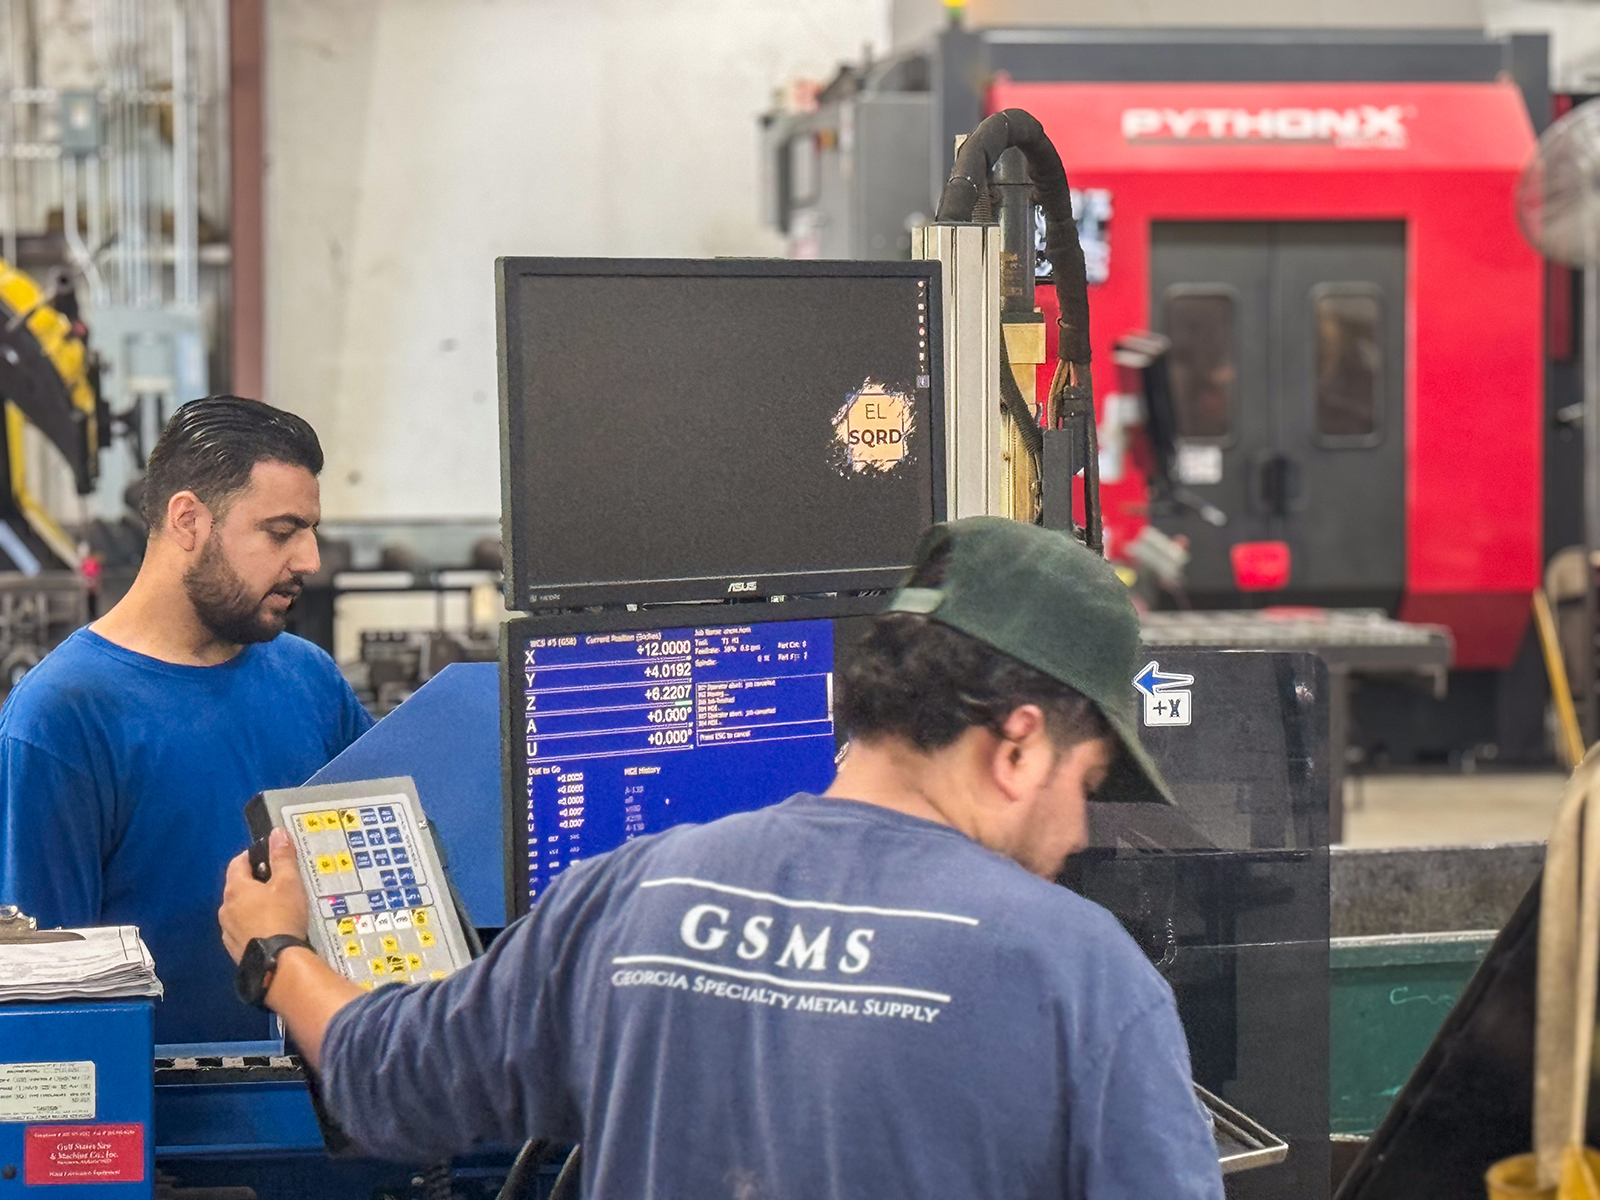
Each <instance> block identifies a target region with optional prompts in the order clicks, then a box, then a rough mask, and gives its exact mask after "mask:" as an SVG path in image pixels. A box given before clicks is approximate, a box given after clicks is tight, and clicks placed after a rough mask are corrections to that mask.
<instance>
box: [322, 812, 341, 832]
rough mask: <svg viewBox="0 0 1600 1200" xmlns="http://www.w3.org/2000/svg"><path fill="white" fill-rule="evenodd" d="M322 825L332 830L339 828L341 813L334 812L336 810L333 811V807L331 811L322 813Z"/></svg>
mask: <svg viewBox="0 0 1600 1200" xmlns="http://www.w3.org/2000/svg"><path fill="white" fill-rule="evenodd" d="M322 827H323V828H324V829H330V830H336V829H338V828H339V814H338V813H336V812H334V811H332V810H331V809H330V810H329V811H327V812H325V813H323V814H322Z"/></svg>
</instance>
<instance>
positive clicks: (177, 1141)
mask: <svg viewBox="0 0 1600 1200" xmlns="http://www.w3.org/2000/svg"><path fill="white" fill-rule="evenodd" d="M394 775H409V776H410V777H411V778H412V780H413V782H415V784H416V786H417V794H418V796H419V797H420V798H421V800H422V805H423V809H424V811H425V812H426V813H427V815H428V820H429V822H430V823H431V824H432V826H433V827H434V829H435V830H436V831H437V833H438V837H439V842H440V848H441V851H442V853H443V856H444V858H445V860H446V867H447V869H448V871H449V873H450V877H451V880H452V882H453V883H454V885H455V888H456V891H457V892H458V894H459V895H460V897H461V899H462V901H463V903H464V904H465V906H466V908H467V911H468V914H469V915H470V917H471V919H472V922H473V924H475V925H476V926H478V927H479V928H482V929H498V928H500V927H502V926H503V925H505V923H506V899H505V879H504V868H503V863H504V861H505V851H504V832H503V823H504V822H503V816H502V807H503V805H502V800H501V774H500V676H499V667H498V666H497V665H496V664H495V663H456V664H453V665H451V666H448V667H446V668H445V669H444V670H443V671H441V672H440V673H439V674H438V675H436V676H435V677H434V678H433V679H431V680H429V681H428V683H427V684H426V685H424V686H423V687H422V688H420V689H419V690H418V691H417V693H416V694H415V695H413V696H412V697H411V698H410V699H409V700H407V701H406V702H405V703H404V704H403V705H401V706H400V707H399V708H398V709H396V710H395V711H394V712H392V713H390V714H389V715H388V716H386V717H385V718H384V719H383V720H381V721H379V722H378V723H377V725H375V726H374V727H373V728H372V729H370V730H369V731H368V732H367V733H366V734H364V735H363V736H362V737H361V738H359V739H357V741H356V742H355V743H353V744H352V745H351V746H350V747H349V748H348V749H346V750H345V751H344V753H342V754H340V755H339V756H338V757H337V758H335V759H334V760H333V761H332V762H330V763H329V764H328V765H327V766H326V767H324V768H323V769H322V770H321V771H318V772H317V774H316V775H314V776H313V777H312V778H311V779H309V780H307V781H306V782H307V783H308V784H322V783H346V782H356V781H359V780H364V779H381V778H385V777H388V776H394ZM240 828H241V831H242V830H243V817H242V816H241V818H240ZM146 1038H147V1041H148V1034H147V1035H146ZM284 1053H285V1047H284V1044H283V1042H282V1041H281V1040H280V1041H266V1042H208V1043H200V1044H193V1045H182V1046H158V1047H156V1048H155V1055H156V1057H157V1058H158V1059H161V1060H162V1070H161V1071H160V1072H159V1073H158V1075H157V1077H156V1087H155V1138H154V1139H153V1141H154V1144H155V1152H156V1160H157V1162H158V1163H159V1165H160V1167H161V1170H162V1172H163V1173H164V1174H167V1175H170V1176H172V1177H173V1178H174V1180H175V1181H176V1183H177V1184H178V1185H180V1186H186V1187H201V1186H204V1187H227V1186H248V1187H251V1188H253V1189H254V1190H255V1192H256V1194H257V1195H258V1196H259V1197H261V1198H262V1200H278V1198H280V1197H281V1198H283V1200H288V1198H290V1197H295V1198H300V1197H306V1198H313V1197H316V1198H327V1200H333V1198H335V1197H352V1196H359V1197H368V1196H372V1195H374V1194H375V1193H380V1192H388V1193H390V1194H397V1195H405V1194H407V1193H408V1191H409V1187H410V1180H411V1177H412V1176H413V1174H414V1173H415V1171H414V1168H413V1167H412V1166H407V1165H400V1164H394V1163H383V1162H377V1161H374V1160H370V1159H338V1158H330V1157H329V1156H328V1154H327V1152H326V1150H325V1149H324V1146H323V1140H322V1132H321V1128H320V1126H319V1125H318V1122H317V1116H316V1112H315V1110H314V1109H313V1108H312V1105H311V1096H310V1093H309V1092H308V1090H307V1088H306V1084H305V1082H304V1080H303V1079H301V1078H298V1077H297V1073H296V1072H294V1071H292V1070H284V1069H277V1068H274V1066H273V1065H272V1060H273V1059H275V1058H280V1057H281V1056H282V1055H283V1054H284ZM146 1058H147V1059H148V1055H146ZM169 1060H170V1061H169ZM3 1128H5V1127H4V1126H0V1129H3ZM509 1157H510V1151H507V1152H506V1153H504V1154H501V1155H493V1154H490V1155H485V1156H484V1157H483V1158H481V1159H476V1160H468V1161H465V1162H462V1161H458V1162H457V1163H456V1165H455V1176H456V1178H457V1179H458V1180H460V1179H462V1178H463V1177H464V1175H465V1176H471V1175H474V1174H477V1175H481V1176H483V1177H484V1179H486V1180H494V1179H497V1178H498V1177H500V1176H503V1175H504V1173H505V1167H506V1164H507V1163H508V1162H509ZM94 1195H100V1196H105V1197H107V1200H110V1197H111V1193H109V1192H105V1191H99V1192H96V1193H94ZM0 1200H7V1198H6V1194H5V1191H4V1185H3V1184H0ZM51 1200H56V1197H55V1195H54V1194H52V1197H51ZM62 1200H66V1198H65V1196H63V1197H62Z"/></svg>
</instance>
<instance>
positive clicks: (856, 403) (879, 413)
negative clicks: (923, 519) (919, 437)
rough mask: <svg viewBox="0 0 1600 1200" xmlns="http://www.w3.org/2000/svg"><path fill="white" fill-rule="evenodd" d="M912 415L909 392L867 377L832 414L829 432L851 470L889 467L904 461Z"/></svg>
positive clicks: (891, 467) (886, 469)
mask: <svg viewBox="0 0 1600 1200" xmlns="http://www.w3.org/2000/svg"><path fill="white" fill-rule="evenodd" d="M915 419H916V418H915V410H914V409H913V407H912V404H911V397H910V396H908V395H906V394H905V393H904V392H894V391H890V390H889V389H888V388H886V387H884V386H883V385H882V384H881V383H874V382H873V381H872V380H871V379H870V378H869V379H867V380H865V381H863V382H862V384H861V388H860V390H858V391H855V392H852V393H851V395H850V398H849V399H848V400H846V401H845V402H844V407H842V408H841V409H840V410H839V411H838V413H837V414H836V415H835V416H834V418H833V434H834V438H835V440H836V441H837V442H838V443H839V445H840V446H842V447H843V448H844V452H845V460H846V462H847V463H848V464H849V469H850V470H851V471H862V472H883V471H889V470H892V469H893V468H894V467H897V466H899V465H900V463H902V462H904V461H905V457H906V451H907V446H908V443H909V442H910V439H911V430H912V428H913V424H914V422H915Z"/></svg>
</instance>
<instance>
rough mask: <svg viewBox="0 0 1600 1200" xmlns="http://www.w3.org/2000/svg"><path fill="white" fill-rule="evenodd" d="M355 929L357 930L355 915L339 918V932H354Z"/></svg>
mask: <svg viewBox="0 0 1600 1200" xmlns="http://www.w3.org/2000/svg"><path fill="white" fill-rule="evenodd" d="M355 931H356V919H355V918H354V917H340V918H339V932H340V933H354V932H355Z"/></svg>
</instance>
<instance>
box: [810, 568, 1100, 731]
mask: <svg viewBox="0 0 1600 1200" xmlns="http://www.w3.org/2000/svg"><path fill="white" fill-rule="evenodd" d="M944 565H945V559H944V558H943V557H942V556H935V557H934V558H933V559H930V560H929V561H928V562H927V563H924V564H923V565H922V566H920V567H919V568H918V569H917V570H916V571H915V572H914V573H913V574H912V576H911V579H910V581H909V582H908V584H907V586H909V587H922V588H931V587H937V586H938V585H939V584H940V583H941V582H942V581H943V577H944ZM839 693H840V694H839V713H840V719H841V721H842V723H843V724H844V727H845V729H846V730H847V731H848V732H849V734H850V736H851V737H855V738H860V739H861V740H862V741H866V742H870V741H874V740H876V739H878V738H883V737H897V738H902V739H904V740H905V741H908V742H910V743H911V744H912V745H914V746H916V747H917V749H919V750H922V751H924V752H926V751H930V750H937V749H939V748H940V747H943V746H948V745H949V744H950V743H951V742H953V741H955V740H956V739H957V738H958V737H960V736H961V734H962V733H964V732H965V731H966V730H968V729H970V728H972V727H974V726H978V727H981V728H983V729H988V730H990V731H991V732H993V733H995V734H1003V731H1004V727H1005V722H1006V718H1007V717H1009V716H1010V715H1011V714H1012V713H1013V712H1015V711H1016V710H1017V709H1018V708H1020V707H1022V706H1023V705H1024V704H1037V705H1038V706H1039V707H1040V708H1041V709H1043V710H1044V718H1045V729H1046V731H1047V732H1048V733H1049V735H1050V740H1051V741H1052V742H1054V743H1055V745H1056V748H1057V749H1059V750H1067V749H1070V748H1071V747H1072V746H1075V745H1077V744H1078V743H1079V742H1087V741H1091V740H1093V739H1095V738H1102V737H1110V736H1111V726H1110V724H1109V723H1108V722H1107V721H1106V719H1105V717H1103V716H1101V714H1100V710H1099V709H1097V708H1096V707H1095V706H1094V704H1093V703H1091V702H1090V701H1089V700H1088V699H1087V698H1086V697H1085V696H1084V695H1083V694H1082V693H1081V692H1079V691H1078V690H1077V689H1076V688H1073V687H1069V686H1068V685H1067V684H1064V683H1062V682H1061V681H1060V680H1058V679H1053V678H1051V677H1050V676H1048V675H1046V674H1044V673H1043V672H1042V671H1036V670H1034V668H1032V667H1030V666H1028V665H1027V664H1025V663H1021V662H1018V661H1017V660H1016V659H1014V658H1012V657H1011V656H1010V655H1009V654H1006V653H1003V652H1002V651H999V650H996V649H994V648H993V647H991V646H988V645H986V644H984V643H983V642H980V641H979V640H978V639H977V638H974V637H970V636H969V635H967V634H965V633H961V632H960V631H959V630H955V629H952V628H950V627H949V626H948V625H942V624H940V623H939V622H938V621H936V620H934V619H933V618H932V617H927V616H923V615H922V614H920V613H885V614H884V615H882V616H880V617H876V618H874V620H873V622H872V627H871V628H870V629H869V630H868V632H867V634H866V636H865V637H863V638H862V640H861V642H860V643H859V644H858V645H857V646H855V647H853V648H852V649H851V651H850V653H849V655H848V656H847V658H846V661H845V665H844V669H843V671H842V672H841V673H840V678H839Z"/></svg>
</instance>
